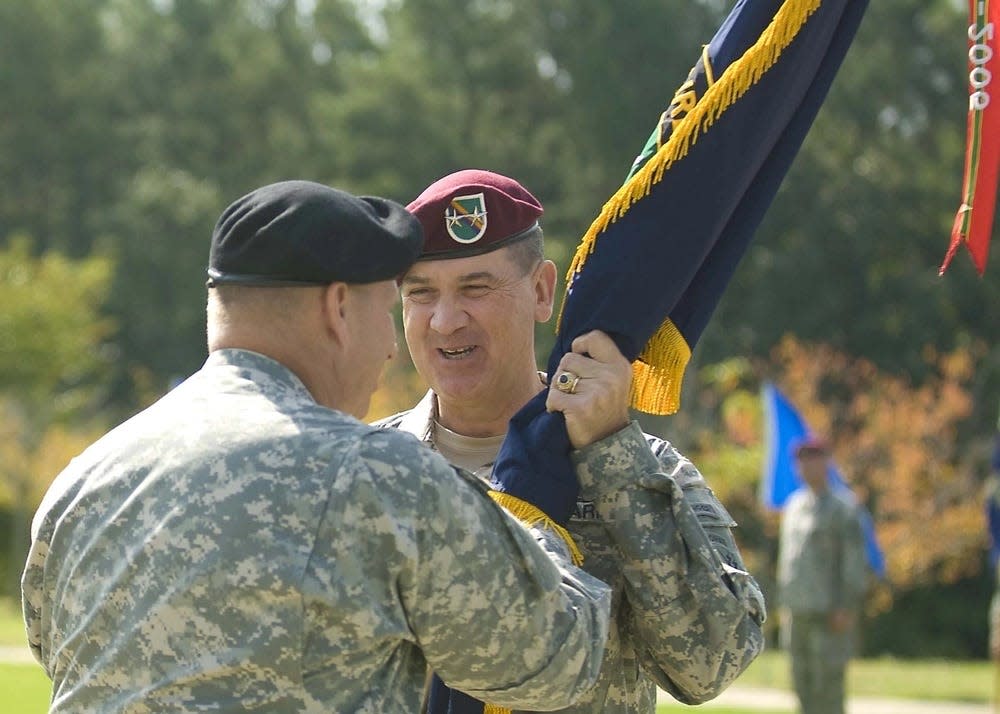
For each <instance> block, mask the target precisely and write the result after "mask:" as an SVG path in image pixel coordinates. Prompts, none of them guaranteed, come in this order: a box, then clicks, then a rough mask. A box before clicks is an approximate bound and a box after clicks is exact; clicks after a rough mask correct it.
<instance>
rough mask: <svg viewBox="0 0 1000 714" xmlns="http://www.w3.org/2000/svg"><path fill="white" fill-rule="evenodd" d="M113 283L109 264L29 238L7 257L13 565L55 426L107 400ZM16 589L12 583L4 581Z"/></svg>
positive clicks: (4, 328) (0, 260)
mask: <svg viewBox="0 0 1000 714" xmlns="http://www.w3.org/2000/svg"><path fill="white" fill-rule="evenodd" d="M110 277H111V263H110V262H109V261H108V260H106V259H101V258H87V259H84V260H79V261H74V260H70V259H67V258H65V257H64V256H62V255H60V254H58V253H55V252H46V253H44V254H43V255H41V256H39V257H33V256H32V253H31V251H30V249H29V243H28V241H27V239H25V238H18V239H15V240H13V241H12V242H11V243H10V246H9V247H8V248H7V249H6V250H2V251H0V305H3V310H2V311H0V431H2V432H3V437H4V438H3V442H4V449H3V456H4V458H3V459H2V460H0V491H6V492H7V494H8V495H9V500H10V504H9V505H10V507H11V510H12V512H13V515H14V518H13V519H12V532H11V534H10V540H9V550H8V552H9V553H10V557H9V559H8V562H9V563H10V564H14V563H20V561H22V560H23V554H24V553H25V552H26V551H27V536H28V515H29V513H30V512H31V510H32V509H33V508H34V506H35V505H36V504H35V502H34V501H33V499H34V497H35V496H36V495H37V488H35V486H34V483H35V481H36V480H37V479H38V478H39V477H40V475H39V474H36V473H34V472H33V471H32V470H31V469H29V468H26V466H27V465H29V464H30V463H32V462H37V461H38V458H39V453H40V451H41V450H42V448H43V447H42V444H43V442H44V441H45V440H46V438H48V437H49V435H50V431H51V428H52V426H53V425H54V424H57V423H58V422H60V421H61V420H65V419H68V418H71V417H76V418H78V419H79V418H81V415H84V417H86V416H89V414H88V413H89V412H92V411H93V410H94V409H95V406H96V405H97V404H99V403H100V401H101V397H102V388H103V386H104V383H105V378H106V375H107V373H108V371H109V361H108V358H109V355H108V353H107V351H106V349H105V348H106V344H107V339H108V338H109V337H110V336H111V330H112V325H111V323H110V322H109V321H108V320H107V319H106V318H103V317H101V315H100V307H101V304H102V303H103V302H104V300H105V299H106V297H107V293H108V287H109V281H110ZM51 475H52V474H45V476H48V477H51ZM12 570H15V572H12V573H9V575H17V574H19V570H18V569H16V568H12ZM14 585H16V583H14V582H12V578H11V577H8V579H7V582H5V583H4V586H5V587H6V588H11V587H13V586H14Z"/></svg>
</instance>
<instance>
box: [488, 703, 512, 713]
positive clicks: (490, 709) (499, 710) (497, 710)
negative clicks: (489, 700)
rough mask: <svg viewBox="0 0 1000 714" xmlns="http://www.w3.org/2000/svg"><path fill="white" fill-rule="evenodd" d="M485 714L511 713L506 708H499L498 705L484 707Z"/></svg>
mask: <svg viewBox="0 0 1000 714" xmlns="http://www.w3.org/2000/svg"><path fill="white" fill-rule="evenodd" d="M483 714H511V711H510V709H508V708H506V707H498V706H497V705H496V704H486V705H485V706H483Z"/></svg>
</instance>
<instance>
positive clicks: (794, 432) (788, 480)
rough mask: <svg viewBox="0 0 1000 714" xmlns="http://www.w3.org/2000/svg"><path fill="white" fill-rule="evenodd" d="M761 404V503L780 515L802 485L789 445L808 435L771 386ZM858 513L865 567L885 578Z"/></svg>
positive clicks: (871, 531) (833, 477) (833, 473)
mask: <svg viewBox="0 0 1000 714" xmlns="http://www.w3.org/2000/svg"><path fill="white" fill-rule="evenodd" d="M763 400H764V423H765V426H766V429H767V434H766V438H767V446H766V449H765V453H764V474H763V478H761V481H760V500H761V502H762V503H763V504H764V505H765V506H766V507H767V508H770V509H772V510H779V511H780V510H781V509H782V508H784V506H785V502H786V501H787V500H788V497H789V496H791V495H792V493H793V492H794V491H797V490H798V489H799V488H801V487H802V485H803V484H802V480H801V478H799V474H798V471H797V470H796V468H795V461H794V458H793V455H792V444H794V443H795V442H796V441H798V440H799V439H801V438H802V437H804V436H806V435H807V434H809V433H810V431H809V427H808V425H807V424H806V423H805V421H804V420H803V419H802V417H801V416H800V415H799V413H798V412H797V411H796V410H795V407H793V406H792V403H791V402H789V401H788V399H787V398H786V397H785V395H784V394H782V393H781V392H779V391H778V389H777V388H776V387H775V386H774V385H773V384H771V383H770V382H767V383H765V384H764V388H763ZM826 468H827V476H828V477H829V479H830V485H831V487H832V488H835V489H839V490H843V491H848V492H850V487H849V486H848V485H847V483H846V482H845V481H844V479H843V477H842V476H841V475H840V471H839V470H838V469H837V466H836V464H834V463H833V460H832V459H831V460H828V461H827V466H826ZM859 510H860V513H861V529H862V531H863V532H864V536H865V552H866V554H867V557H868V567H870V568H871V569H872V572H874V573H875V574H876V575H877V576H878V577H880V578H884V577H885V556H883V555H882V549H881V548H879V545H878V541H877V540H876V539H875V526H874V524H873V523H872V518H871V514H869V513H868V510H867V509H866V508H864V507H863V506H862V507H860V509H859ZM998 516H1000V513H998Z"/></svg>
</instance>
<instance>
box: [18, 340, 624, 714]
mask: <svg viewBox="0 0 1000 714" xmlns="http://www.w3.org/2000/svg"><path fill="white" fill-rule="evenodd" d="M533 536H534V538H535V539H536V540H539V541H542V542H543V544H545V545H546V549H549V550H551V549H556V550H559V551H560V552H561V555H559V556H557V557H554V558H550V557H548V556H546V554H545V553H544V552H543V550H542V549H541V548H539V547H538V546H537V544H536V542H535V541H534V540H533ZM32 540H33V542H32V547H31V552H30V555H29V558H28V562H27V566H26V569H25V572H24V576H23V583H22V591H23V601H24V617H25V621H26V624H27V629H28V638H29V642H30V645H31V648H32V650H33V651H34V654H35V656H36V657H37V658H38V660H39V662H41V663H42V665H43V667H44V668H45V671H46V672H47V674H48V675H49V676H50V677H51V678H52V680H53V704H52V711H59V712H87V713H88V714H93V713H94V712H162V711H171V712H176V711H201V710H211V711H216V712H237V711H238V712H244V711H266V712H279V713H281V712H323V713H324V714H330V713H333V712H344V713H345V714H357V713H358V712H370V713H372V714H389V713H393V714H395V713H396V712H401V713H403V712H415V711H416V710H417V709H418V707H419V699H420V691H421V688H422V686H423V681H424V676H425V672H426V669H427V667H428V666H431V667H433V668H435V669H436V670H438V671H440V672H442V673H446V676H448V677H449V678H450V679H451V681H454V682H456V683H458V684H459V685H461V686H463V687H466V688H468V689H469V691H471V692H475V693H476V694H477V695H478V696H481V697H484V698H489V699H493V700H496V701H499V702H502V703H505V704H507V705H508V706H525V707H528V708H534V707H542V708H544V707H551V706H564V705H566V704H568V703H569V702H570V701H572V698H573V697H574V696H575V695H577V694H579V693H580V692H581V691H583V690H585V689H587V688H589V687H590V686H591V684H592V683H593V681H594V679H595V677H596V675H597V671H598V668H599V666H600V659H601V651H602V646H603V642H604V640H605V637H606V627H607V608H608V605H609V600H610V597H609V592H608V589H607V587H606V586H605V585H604V584H603V583H600V582H599V581H597V580H595V579H594V578H592V577H590V576H589V575H587V574H586V573H583V572H581V571H579V570H577V569H576V568H573V567H571V566H565V567H564V565H565V563H566V562H567V561H566V559H565V557H564V556H565V555H566V553H565V546H564V545H563V544H561V543H560V542H559V541H558V539H556V538H554V537H552V536H551V534H549V533H547V532H544V531H529V530H526V529H524V528H523V527H521V526H520V525H519V524H518V523H517V522H515V521H513V520H512V519H511V518H510V517H509V516H508V515H507V514H506V513H505V512H504V511H503V510H502V509H500V508H499V507H497V506H496V505H495V504H494V503H493V502H492V501H491V500H490V499H489V498H488V497H487V496H485V495H483V488H482V486H481V484H480V483H479V482H478V480H476V479H474V478H473V477H471V476H469V475H467V474H464V475H457V472H456V471H455V470H454V469H452V468H451V467H450V466H448V465H447V464H446V462H445V461H444V460H443V459H441V458H440V457H439V456H438V455H436V454H432V453H431V452H430V451H429V450H427V449H425V448H423V446H421V445H420V444H419V443H418V442H417V441H416V440H415V439H412V438H409V437H406V436H404V435H402V434H394V433H389V432H386V431H382V430H377V429H373V428H372V427H369V426H367V425H365V424H362V423H361V422H359V421H357V420H356V419H353V418H351V417H349V416H346V415H344V414H342V413H340V412H336V411H333V410H330V409H326V408H323V407H321V406H319V405H317V404H316V402H315V401H314V400H313V398H312V397H311V396H310V394H309V393H308V391H307V390H306V388H305V387H304V386H303V384H302V383H301V382H300V381H299V380H298V379H297V378H296V377H295V376H294V375H293V374H292V373H291V372H290V371H288V370H287V369H286V368H284V367H283V366H281V365H280V364H278V363H277V362H274V361H272V360H270V359H268V358H266V357H264V356H262V355H259V354H255V353H252V352H247V351H242V350H220V351H218V352H215V353H213V354H212V355H211V356H210V357H209V358H208V361H207V362H206V364H205V366H204V367H203V368H202V369H201V370H200V371H199V372H198V373H196V374H195V375H194V376H192V377H191V378H190V379H188V380H187V381H186V382H185V383H183V384H182V385H180V386H179V387H177V388H176V389H175V390H173V391H172V392H171V393H170V394H168V395H166V396H165V397H164V398H163V399H161V400H160V401H159V402H158V403H156V404H155V405H153V406H151V407H150V408H149V409H147V410H146V411H144V412H143V413H141V414H139V415H137V416H136V417H134V418H132V419H131V420H129V421H128V422H126V423H125V424H123V425H121V426H120V427H118V428H117V429H115V430H113V431H112V432H111V433H109V434H108V435H107V436H105V437H104V438H103V439H101V440H100V441H98V442H97V443H96V444H95V445H94V446H92V447H91V448H89V449H88V450H87V451H86V452H84V453H83V454H82V455H81V456H80V457H78V458H76V459H75V460H74V461H73V462H72V464H71V465H70V466H69V467H67V469H66V470H65V471H64V472H63V473H62V474H60V476H59V477H58V478H57V479H56V481H55V482H54V483H53V485H52V487H51V488H50V490H49V492H48V494H47V495H46V496H45V499H44V502H43V503H42V505H41V507H40V509H39V511H38V513H37V514H36V516H35V519H34V522H33V525H32ZM497 543H501V544H502V545H501V547H499V548H497V547H495V545H496V544H497ZM555 543H559V545H558V546H557V545H554V544H555ZM488 546H489V548H488Z"/></svg>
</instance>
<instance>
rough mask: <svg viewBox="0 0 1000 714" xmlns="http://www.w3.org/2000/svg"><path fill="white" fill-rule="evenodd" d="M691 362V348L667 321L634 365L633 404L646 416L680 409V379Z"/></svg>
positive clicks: (668, 319)
mask: <svg viewBox="0 0 1000 714" xmlns="http://www.w3.org/2000/svg"><path fill="white" fill-rule="evenodd" d="M690 359H691V348H690V347H688V343H687V341H686V340H685V339H684V336H683V335H681V333H680V331H679V330H678V329H677V328H676V327H675V326H674V323H673V322H672V321H671V320H670V318H667V319H666V320H664V322H663V324H662V325H660V327H659V329H658V330H657V331H656V334H654V335H653V336H652V337H651V338H650V340H649V342H647V343H646V347H645V349H643V351H642V354H640V355H639V359H637V360H636V361H635V362H633V363H632V390H631V392H630V393H629V401H630V403H631V405H632V406H633V407H635V408H636V409H639V410H640V411H644V412H646V413H647V414H673V413H674V412H676V411H677V410H678V409H680V407H681V380H683V379H684V370H685V369H686V368H687V364H688V361H689V360H690Z"/></svg>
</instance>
